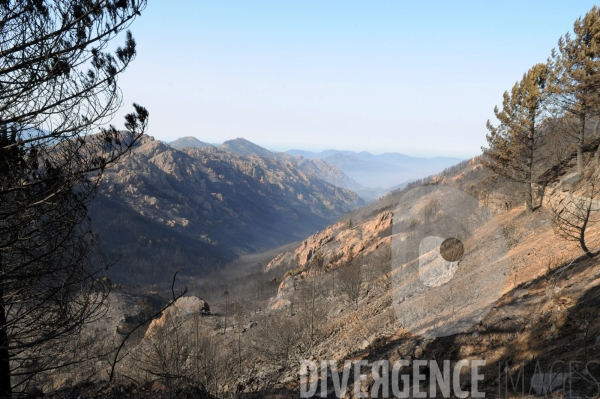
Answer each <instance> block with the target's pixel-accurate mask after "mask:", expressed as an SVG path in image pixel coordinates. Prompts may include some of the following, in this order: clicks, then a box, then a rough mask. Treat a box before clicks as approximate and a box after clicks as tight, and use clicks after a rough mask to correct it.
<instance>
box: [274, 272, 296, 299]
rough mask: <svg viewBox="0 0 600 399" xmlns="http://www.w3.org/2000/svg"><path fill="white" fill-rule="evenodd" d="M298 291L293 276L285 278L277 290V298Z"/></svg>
mask: <svg viewBox="0 0 600 399" xmlns="http://www.w3.org/2000/svg"><path fill="white" fill-rule="evenodd" d="M297 289H298V281H297V280H296V278H295V277H294V276H288V277H287V278H285V279H284V280H283V281H282V282H281V284H279V288H277V298H281V297H283V296H286V295H288V294H290V293H292V292H294V291H296V290H297Z"/></svg>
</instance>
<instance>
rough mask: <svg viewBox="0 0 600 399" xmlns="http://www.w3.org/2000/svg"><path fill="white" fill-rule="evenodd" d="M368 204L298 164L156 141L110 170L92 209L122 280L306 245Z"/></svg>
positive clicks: (149, 140)
mask: <svg viewBox="0 0 600 399" xmlns="http://www.w3.org/2000/svg"><path fill="white" fill-rule="evenodd" d="M361 203H362V201H361V200H360V198H359V197H358V196H357V195H356V194H355V193H353V192H351V191H349V190H346V189H343V188H339V187H336V186H334V185H332V184H330V183H327V182H325V181H323V180H321V179H319V178H317V177H315V176H314V175H310V174H306V173H304V172H302V171H301V170H299V168H298V167H297V166H296V165H295V164H294V163H292V162H285V161H279V160H277V159H275V158H267V157H259V156H255V155H251V156H241V155H238V154H234V153H230V152H224V151H221V150H219V149H217V148H214V147H204V148H201V149H197V148H184V149H183V150H175V149H173V148H171V147H170V146H168V145H165V144H163V143H161V142H159V141H157V140H154V139H152V138H150V137H146V138H144V140H143V141H142V142H141V144H140V145H139V146H138V147H137V148H135V149H134V150H133V152H132V154H131V156H130V157H128V158H127V159H126V160H125V161H124V162H123V163H121V164H118V165H116V166H115V167H114V168H112V169H110V170H109V171H108V172H107V173H106V182H105V183H104V184H103V185H102V187H101V190H100V193H99V198H98V200H97V201H96V202H95V203H94V206H93V209H92V212H91V213H92V217H93V222H94V225H95V229H96V231H97V232H98V233H100V236H101V238H102V241H103V243H104V244H103V245H104V247H105V249H108V250H114V249H115V248H120V249H121V251H122V258H124V259H122V260H121V262H120V263H121V266H120V267H119V269H117V270H119V272H117V274H119V276H118V277H120V278H124V277H126V276H127V278H126V280H127V279H131V278H133V276H138V277H135V278H134V280H137V279H139V278H142V279H143V280H144V281H148V280H149V279H150V280H151V279H152V278H151V276H153V275H156V277H158V275H160V276H162V277H165V275H166V274H169V273H171V272H172V271H173V270H176V269H180V268H182V269H183V270H184V271H186V272H188V273H192V274H193V273H194V272H197V271H199V270H201V269H203V268H206V267H209V265H211V264H212V265H215V264H218V263H220V262H223V261H226V260H228V259H231V258H232V257H234V256H236V255H237V254H241V253H249V252H253V251H257V250H262V249H267V248H270V247H275V246H278V245H281V244H284V243H287V242H291V241H294V240H298V239H301V238H303V237H306V236H307V235H309V234H311V233H312V232H314V231H316V230H318V229H320V228H323V227H324V226H326V225H327V224H328V223H330V222H331V221H333V220H335V219H337V218H339V217H340V216H341V215H343V214H344V213H346V212H348V211H350V210H351V209H353V208H354V207H356V206H357V205H360V204H361ZM112 277H115V276H114V275H113V276H112ZM117 280H119V278H117Z"/></svg>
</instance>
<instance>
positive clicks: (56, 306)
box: [0, 0, 148, 397]
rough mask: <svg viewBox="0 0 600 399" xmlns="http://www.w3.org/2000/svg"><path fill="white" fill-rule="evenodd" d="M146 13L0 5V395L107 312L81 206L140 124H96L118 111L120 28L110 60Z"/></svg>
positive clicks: (38, 0) (128, 44)
mask: <svg viewBox="0 0 600 399" xmlns="http://www.w3.org/2000/svg"><path fill="white" fill-rule="evenodd" d="M145 6H146V1H145V0H132V1H123V0H90V1H67V0H54V1H49V0H21V1H11V0H7V1H2V2H0V397H10V396H11V395H12V393H13V392H16V391H22V390H23V389H25V388H26V386H27V384H28V382H29V381H30V380H31V378H32V377H33V376H34V375H36V374H37V373H39V372H43V371H48V370H54V369H56V368H59V367H61V366H64V365H65V364H72V363H73V362H74V361H76V360H74V359H69V360H65V357H64V356H56V355H57V354H56V353H55V351H57V350H58V348H60V347H61V346H60V345H58V344H57V343H58V342H67V341H68V339H69V337H71V336H72V335H73V334H76V333H77V332H78V331H79V330H80V329H81V327H82V326H83V325H84V324H85V323H86V322H89V321H91V320H94V319H95V318H96V317H97V316H98V315H99V314H100V313H101V310H102V309H103V308H102V304H103V300H104V299H105V298H106V295H107V287H106V286H105V284H103V283H102V281H101V280H99V279H98V278H97V276H98V274H99V273H100V272H101V271H102V270H103V269H104V268H105V267H107V266H108V264H109V263H110V262H107V261H106V260H104V259H103V258H102V257H92V256H91V255H92V254H93V253H94V251H95V250H96V244H97V239H96V237H95V236H94V235H93V234H92V232H91V224H90V220H89V218H88V217H87V208H88V205H89V204H90V202H91V201H92V199H93V197H94V195H95V193H96V190H97V187H98V185H99V184H100V182H101V181H102V174H103V172H104V170H105V168H106V167H107V166H109V165H110V164H112V163H114V162H117V161H118V160H119V159H120V158H121V157H122V156H123V155H124V154H126V153H127V152H128V151H129V150H130V149H131V147H132V146H134V145H135V144H136V143H137V142H138V141H139V139H140V137H141V135H142V134H143V132H144V131H145V129H146V125H147V120H148V112H147V111H146V110H145V109H144V108H143V107H141V106H139V105H137V104H134V112H133V113H131V114H128V115H127V116H126V117H125V127H126V129H127V131H118V130H117V129H116V128H115V127H113V126H112V125H111V126H110V127H108V128H103V126H104V125H105V124H106V123H107V122H108V121H109V119H110V118H111V117H112V116H113V115H114V113H115V112H116V110H117V109H118V108H119V107H120V106H121V103H122V97H121V92H120V90H119V87H118V85H117V78H118V75H119V74H121V73H122V72H123V71H124V70H125V69H126V67H127V66H128V65H129V63H130V62H131V61H132V60H133V59H134V58H135V54H136V50H135V49H136V45H135V41H134V39H133V37H132V35H131V33H130V32H128V31H127V33H126V35H125V45H124V46H123V47H119V48H117V49H116V51H115V52H114V55H113V54H111V53H109V52H107V51H105V50H106V47H107V45H108V43H109V42H110V41H111V40H112V39H114V38H115V36H116V35H117V34H118V33H119V32H122V31H124V30H125V29H127V28H128V26H129V25H130V23H131V22H132V21H133V20H134V19H135V18H136V16H138V15H140V12H141V11H143V9H144V8H145ZM94 132H95V133H96V134H92V133H94ZM75 352H76V351H74V353H75ZM59 358H60V359H62V360H61V361H58V359H59Z"/></svg>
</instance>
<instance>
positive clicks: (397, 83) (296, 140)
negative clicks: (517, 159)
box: [113, 0, 594, 158]
mask: <svg viewBox="0 0 600 399" xmlns="http://www.w3.org/2000/svg"><path fill="white" fill-rule="evenodd" d="M593 5H594V2H593V1H588V0H571V1H568V2H565V1H558V0H532V1H527V2H481V1H474V0H472V1H452V2H441V1H438V2H426V3H423V2H397V1H380V2H360V1H347V2H341V1H330V2H317V1H310V0H309V1H303V2H297V1H296V2H294V1H290V2H274V1H267V0H256V1H252V2H226V3H222V2H208V1H201V0H198V1H194V2H184V1H180V0H179V1H178V0H175V1H172V2H150V3H149V4H148V7H147V9H146V10H145V12H144V13H143V14H142V16H141V17H140V18H139V19H138V20H136V23H135V24H134V25H133V26H132V27H131V30H132V33H133V35H134V37H135V39H136V41H137V43H138V56H137V58H136V60H135V61H134V62H133V63H132V64H131V66H130V69H129V70H128V71H127V73H125V74H124V75H123V76H121V77H120V78H119V84H120V86H121V89H122V91H123V95H124V104H125V106H124V107H123V109H122V110H121V111H120V112H119V114H118V115H117V119H116V120H114V121H113V122H114V123H116V124H118V125H120V126H122V118H123V115H124V114H125V113H127V112H129V111H130V109H131V103H132V102H138V103H140V104H142V105H144V106H145V107H146V108H148V110H149V112H150V125H149V130H148V133H149V134H150V135H152V136H154V137H156V138H157V139H160V140H164V141H172V140H175V139H176V138H178V137H181V136H190V135H193V136H196V137H198V138H199V139H200V140H202V141H206V142H222V141H225V140H227V139H231V138H236V137H244V138H246V139H248V140H250V141H252V142H255V143H257V144H259V145H261V146H263V147H265V148H269V149H275V150H288V149H305V150H309V151H315V150H317V151H318V150H322V149H328V148H335V149H339V150H351V151H369V152H372V153H382V152H399V153H403V154H407V155H413V156H427V157H433V156H452V157H458V158H469V157H472V156H475V155H477V154H479V153H480V148H481V146H483V145H485V143H486V141H485V135H486V133H487V130H486V128H485V124H486V121H487V120H488V119H492V120H493V119H494V114H493V109H494V106H496V105H501V103H502V94H503V92H504V91H505V90H510V88H511V87H512V86H513V85H514V83H515V82H516V81H517V80H520V79H521V77H522V76H523V74H524V73H525V72H526V71H527V70H528V69H529V68H530V67H531V66H533V65H534V64H536V63H539V62H545V61H546V59H547V58H548V57H549V56H550V53H551V50H552V48H553V47H556V45H557V41H558V39H559V37H560V36H561V35H564V34H565V33H566V32H567V31H571V30H572V28H573V23H574V21H575V20H576V19H577V18H578V17H580V16H582V15H584V14H585V13H586V12H587V11H589V10H590V9H591V8H592V6H593ZM120 42H122V38H121V40H120V41H119V40H117V41H116V42H115V43H114V45H115V46H116V45H119V44H121V43H120Z"/></svg>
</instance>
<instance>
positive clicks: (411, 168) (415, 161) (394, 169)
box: [169, 137, 463, 201]
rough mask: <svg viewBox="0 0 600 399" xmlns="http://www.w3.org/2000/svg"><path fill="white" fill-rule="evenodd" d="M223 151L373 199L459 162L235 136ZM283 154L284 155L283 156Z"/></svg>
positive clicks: (195, 143)
mask: <svg viewBox="0 0 600 399" xmlns="http://www.w3.org/2000/svg"><path fill="white" fill-rule="evenodd" d="M169 145H170V146H172V147H173V148H183V147H186V146H187V147H195V148H202V147H205V146H207V145H211V144H207V143H204V142H202V141H200V140H198V139H196V138H194V137H183V138H180V139H177V140H175V141H173V142H171V143H169ZM218 148H219V149H220V150H223V151H227V152H232V153H235V154H239V155H244V156H249V155H258V156H261V157H274V158H277V159H280V160H286V161H289V162H292V163H294V164H295V165H296V166H298V168H299V169H300V170H302V171H303V172H306V173H311V174H314V175H316V176H319V177H320V178H322V179H323V180H325V181H328V182H329V183H332V184H335V185H337V186H339V187H343V188H347V189H350V190H353V191H355V192H356V193H358V194H359V195H360V196H361V197H362V198H363V199H364V200H366V201H370V200H373V199H376V198H378V197H380V196H382V195H384V194H385V193H387V192H388V191H390V190H392V189H396V188H398V187H403V186H404V185H406V184H407V183H409V182H411V181H413V180H417V179H420V178H423V177H427V176H430V175H433V174H436V173H439V172H441V171H442V170H444V169H446V168H448V167H450V166H453V165H456V164H457V163H459V162H461V161H463V160H462V159H460V158H452V157H434V158H420V157H411V156H408V155H404V154H400V153H396V152H388V153H384V154H379V155H373V154H371V153H370V152H367V151H362V152H354V151H344V150H333V149H331V150H325V151H321V152H313V151H304V150H289V151H286V152H285V153H282V152H272V151H269V150H267V149H266V148H263V147H261V146H259V145H257V144H254V143H252V142H250V141H248V140H246V139H243V138H237V139H233V140H228V141H225V142H224V143H223V144H220V145H218ZM286 156H287V157H286Z"/></svg>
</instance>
